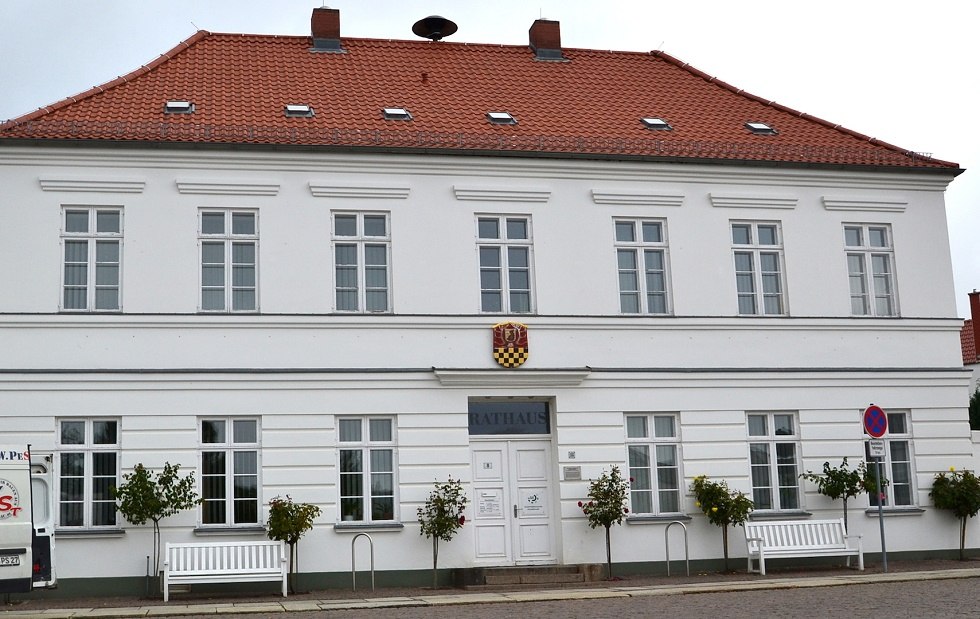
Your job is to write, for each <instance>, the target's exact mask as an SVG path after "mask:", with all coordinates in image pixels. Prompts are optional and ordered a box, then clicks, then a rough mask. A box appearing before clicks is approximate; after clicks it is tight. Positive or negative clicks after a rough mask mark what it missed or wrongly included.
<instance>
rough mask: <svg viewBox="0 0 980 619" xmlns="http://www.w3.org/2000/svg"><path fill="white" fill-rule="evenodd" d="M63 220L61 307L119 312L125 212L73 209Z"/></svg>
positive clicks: (101, 208) (67, 210)
mask: <svg viewBox="0 0 980 619" xmlns="http://www.w3.org/2000/svg"><path fill="white" fill-rule="evenodd" d="M63 218H64V219H63V227H62V230H63V232H62V244H63V245H64V259H65V262H64V270H63V271H62V297H61V308H62V309H63V310H71V311H75V310H89V311H114V310H119V309H120V297H119V283H120V277H119V271H120V266H121V265H122V209H119V208H104V207H77V206H72V207H67V208H65V209H64V211H63Z"/></svg>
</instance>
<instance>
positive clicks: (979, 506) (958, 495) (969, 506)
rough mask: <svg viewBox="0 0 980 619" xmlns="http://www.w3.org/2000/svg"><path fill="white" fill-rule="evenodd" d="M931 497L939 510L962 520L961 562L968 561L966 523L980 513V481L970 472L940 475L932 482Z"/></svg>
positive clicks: (952, 470) (951, 468) (953, 468)
mask: <svg viewBox="0 0 980 619" xmlns="http://www.w3.org/2000/svg"><path fill="white" fill-rule="evenodd" d="M929 496H930V497H931V498H932V501H933V503H935V504H936V507H938V508H939V509H947V510H949V511H951V512H953V514H954V515H955V516H956V517H957V518H959V519H960V561H965V560H966V554H965V551H964V546H965V544H966V521H967V520H968V519H969V518H973V517H974V516H976V515H977V513H978V512H980V479H978V478H977V476H976V475H974V474H973V473H971V472H970V471H957V470H956V468H955V467H952V466H951V467H949V473H948V474H947V473H939V474H937V475H936V479H935V480H933V482H932V490H930V491H929Z"/></svg>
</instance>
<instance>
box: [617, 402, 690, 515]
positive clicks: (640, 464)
mask: <svg viewBox="0 0 980 619" xmlns="http://www.w3.org/2000/svg"><path fill="white" fill-rule="evenodd" d="M626 449H627V452H628V455H629V466H630V507H631V509H632V512H633V513H634V514H664V513H679V512H680V511H681V486H680V483H681V479H682V476H681V473H680V457H679V454H678V450H679V449H680V439H679V438H678V428H677V415H673V414H660V413H656V414H644V415H634V414H629V415H626Z"/></svg>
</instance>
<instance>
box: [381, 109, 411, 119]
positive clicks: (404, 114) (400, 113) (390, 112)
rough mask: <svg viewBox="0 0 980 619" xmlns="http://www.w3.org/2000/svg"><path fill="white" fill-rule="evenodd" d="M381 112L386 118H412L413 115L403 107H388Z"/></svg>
mask: <svg viewBox="0 0 980 619" xmlns="http://www.w3.org/2000/svg"><path fill="white" fill-rule="evenodd" d="M381 114H382V116H384V119H385V120H412V115H411V114H410V113H409V112H408V110H407V109H405V108H403V107H386V108H384V109H383V110H381Z"/></svg>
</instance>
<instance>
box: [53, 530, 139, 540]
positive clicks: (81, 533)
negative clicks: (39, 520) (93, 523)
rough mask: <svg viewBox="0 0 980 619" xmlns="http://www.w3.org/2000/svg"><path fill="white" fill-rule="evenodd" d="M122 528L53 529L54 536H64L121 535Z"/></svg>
mask: <svg viewBox="0 0 980 619" xmlns="http://www.w3.org/2000/svg"><path fill="white" fill-rule="evenodd" d="M123 535H126V531H124V530H123V529H67V528H66V529H55V530H54V536H55V538H64V537H122V536H123Z"/></svg>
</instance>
